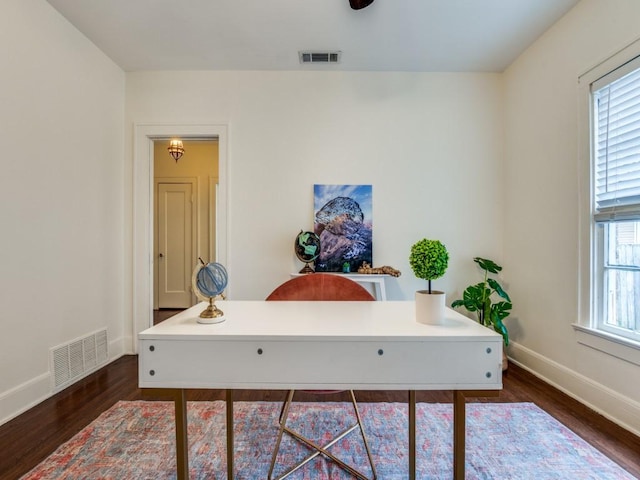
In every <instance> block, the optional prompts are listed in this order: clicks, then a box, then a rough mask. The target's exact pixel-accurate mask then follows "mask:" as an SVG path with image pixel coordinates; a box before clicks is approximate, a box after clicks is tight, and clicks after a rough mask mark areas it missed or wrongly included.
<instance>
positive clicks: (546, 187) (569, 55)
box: [504, 0, 640, 433]
mask: <svg viewBox="0 0 640 480" xmlns="http://www.w3.org/2000/svg"><path fill="white" fill-rule="evenodd" d="M638 18H640V2H637V1H636V0H606V1H605V0H583V1H582V2H581V3H579V4H578V6H577V7H576V8H574V9H573V10H572V11H570V12H569V13H568V14H567V15H566V16H565V17H564V18H563V19H562V20H561V21H560V22H558V23H557V24H556V25H555V26H554V27H553V28H551V29H550V30H549V31H548V32H546V34H545V35H543V36H542V37H541V38H540V39H539V40H538V41H537V42H535V43H534V44H533V45H532V46H531V47H530V48H529V49H528V50H527V51H526V52H525V53H524V54H523V55H522V56H521V57H520V58H519V59H518V60H517V61H516V62H515V63H514V64H513V65H511V66H510V67H509V69H508V70H507V71H506V72H505V74H504V82H505V140H506V141H505V156H506V158H505V165H506V171H505V183H504V189H505V205H506V215H505V229H504V245H505V249H504V252H505V254H504V256H505V265H504V266H505V272H508V279H509V288H510V290H509V291H510V293H511V294H512V296H513V299H514V305H515V308H514V315H513V318H511V319H509V320H507V325H508V326H509V328H510V331H511V333H512V336H513V339H514V340H515V344H514V345H513V346H512V348H511V349H510V355H511V356H512V357H513V358H514V359H516V360H517V361H519V362H521V363H522V364H524V365H525V366H527V367H528V368H531V369H532V370H534V371H535V372H537V373H538V374H540V375H541V376H543V377H544V378H546V379H547V380H549V381H551V382H552V383H555V384H557V385H559V386H561V387H562V388H564V389H565V390H566V391H568V392H569V393H571V394H572V395H574V396H576V397H578V398H580V399H582V400H583V401H585V402H586V403H587V404H590V405H591V406H593V407H594V408H596V409H598V410H600V411H602V412H603V413H604V414H605V415H607V416H609V417H612V418H614V419H615V420H616V421H618V422H619V423H621V424H623V425H625V426H627V428H629V429H631V430H633V431H635V432H636V433H638V432H640V404H639V403H638V400H639V399H640V383H638V382H637V381H630V379H637V378H638V375H639V374H640V368H639V367H638V366H636V365H633V364H631V363H628V362H625V361H623V360H619V359H617V358H615V357H612V356H609V355H607V354H604V353H602V352H599V351H596V350H593V349H591V348H589V347H586V346H584V345H581V344H579V343H578V342H577V337H576V332H575V331H574V329H573V327H572V324H573V323H577V322H579V318H578V313H579V312H578V302H579V296H578V293H579V291H578V288H579V272H580V268H579V267H580V266H581V265H580V264H579V261H578V260H579V257H578V253H579V252H578V247H579V240H580V237H579V225H578V220H579V203H578V202H579V200H580V199H579V181H580V177H579V171H578V162H579V161H581V159H580V158H579V155H578V153H579V148H578V147H579V141H580V139H579V132H580V130H579V121H580V117H579V102H580V101H581V100H582V99H581V98H579V88H578V76H579V75H580V74H582V73H584V72H585V71H587V70H588V69H590V68H591V67H594V66H595V65H597V64H598V63H599V62H601V61H602V60H604V59H606V58H607V57H608V56H610V55H612V54H613V53H615V52H616V51H618V50H619V49H621V48H622V47H624V46H625V45H627V44H629V43H630V42H632V41H633V40H634V39H636V38H638V37H640V24H639V23H638ZM582 141H584V138H583V139H582ZM586 168H588V165H587V166H586ZM583 245H584V246H585V247H586V244H583Z"/></svg>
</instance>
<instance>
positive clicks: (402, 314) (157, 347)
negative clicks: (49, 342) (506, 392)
mask: <svg viewBox="0 0 640 480" xmlns="http://www.w3.org/2000/svg"><path fill="white" fill-rule="evenodd" d="M217 305H218V306H219V307H220V308H221V309H222V310H223V311H224V313H225V316H226V321H225V322H223V323H220V324H213V325H202V324H198V323H197V322H196V318H197V315H198V314H199V313H200V311H202V310H203V309H204V308H205V306H206V305H205V304H204V303H201V304H199V305H196V306H194V307H192V308H190V309H188V310H185V311H184V312H182V313H180V314H178V315H176V316H174V317H172V318H170V319H168V320H165V321H164V322H162V323H160V324H158V325H156V326H154V327H152V328H149V329H147V330H145V331H144V332H141V333H140V334H139V352H140V356H139V367H140V368H139V386H140V387H141V388H161V389H172V390H174V392H175V393H176V440H177V455H178V478H179V479H186V478H188V457H187V454H188V449H187V436H186V401H185V395H184V389H188V388H212V389H227V432H228V437H227V465H229V466H230V468H229V473H228V478H229V479H232V478H233V428H232V425H233V402H232V399H233V396H232V391H233V389H289V388H294V389H317V390H325V389H354V390H408V391H409V392H410V393H409V472H410V478H411V479H415V391H416V390H454V392H455V394H454V424H455V425H454V444H455V446H454V478H457V479H463V478H464V440H465V438H464V436H465V435H464V431H465V426H464V405H465V404H464V399H465V395H469V396H471V395H473V396H478V395H483V394H488V395H491V394H497V392H498V390H500V389H501V388H502V369H501V357H502V355H501V354H502V337H501V336H500V335H498V334H497V333H495V332H493V331H492V330H489V329H488V328H485V327H483V326H481V325H479V324H477V323H476V322H474V321H472V320H470V319H468V318H466V317H464V316H463V315H460V314H459V313H457V312H454V311H453V310H450V309H447V314H446V315H447V316H446V319H445V320H446V321H445V325H443V326H429V325H423V324H419V323H417V322H416V321H415V307H414V303H413V302H397V301H390V302H326V301H323V302H292V301H288V302H277V301H272V302H265V301H254V302H251V301H227V302H217ZM319 363H322V364H323V368H321V369H320V368H316V367H317V365H318V364H319ZM469 391H472V392H469ZM274 428H275V426H274Z"/></svg>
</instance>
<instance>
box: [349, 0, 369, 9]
mask: <svg viewBox="0 0 640 480" xmlns="http://www.w3.org/2000/svg"><path fill="white" fill-rule="evenodd" d="M372 3H373V0H349V5H351V8H353V9H354V10H360V9H361V8H364V7H368V6H369V5H371V4H372Z"/></svg>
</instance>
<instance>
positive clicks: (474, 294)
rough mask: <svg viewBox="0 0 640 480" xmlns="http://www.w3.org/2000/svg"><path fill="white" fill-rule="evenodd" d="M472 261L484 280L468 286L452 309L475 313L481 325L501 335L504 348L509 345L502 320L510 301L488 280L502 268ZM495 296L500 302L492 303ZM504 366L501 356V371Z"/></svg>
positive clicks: (479, 261)
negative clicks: (479, 269)
mask: <svg viewBox="0 0 640 480" xmlns="http://www.w3.org/2000/svg"><path fill="white" fill-rule="evenodd" d="M473 261H474V262H476V263H477V264H478V265H479V266H480V268H481V269H482V270H484V280H483V281H482V282H480V283H477V284H475V285H470V286H468V287H467V288H466V289H465V291H464V292H463V293H462V299H461V300H456V301H455V302H453V303H452V304H451V306H452V307H453V308H457V307H464V308H466V309H467V310H468V311H470V312H475V314H476V316H477V319H478V322H479V323H480V324H481V325H484V326H486V327H490V328H493V329H494V330H495V331H496V332H498V333H499V334H500V335H502V339H503V340H504V346H505V347H506V346H508V345H509V332H508V331H507V327H506V326H505V325H504V323H503V320H504V319H505V318H507V317H508V316H509V314H510V313H511V308H512V305H511V299H510V298H509V295H508V294H507V292H505V291H504V289H503V288H502V286H501V285H500V284H499V283H498V282H497V281H496V280H495V279H493V278H489V274H490V273H492V274H497V273H499V272H500V271H501V270H502V267H501V266H500V265H498V264H497V263H495V262H494V261H492V260H488V259H486V258H480V257H476V258H474V259H473ZM495 296H497V297H499V298H501V299H502V300H500V301H497V302H494V301H493V298H495ZM503 353H504V349H503ZM506 366H507V362H506V355H504V354H503V369H506Z"/></svg>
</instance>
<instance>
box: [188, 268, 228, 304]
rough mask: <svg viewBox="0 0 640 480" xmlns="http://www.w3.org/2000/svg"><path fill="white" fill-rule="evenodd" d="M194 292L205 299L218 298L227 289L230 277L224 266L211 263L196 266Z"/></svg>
mask: <svg viewBox="0 0 640 480" xmlns="http://www.w3.org/2000/svg"><path fill="white" fill-rule="evenodd" d="M192 280H193V281H192V283H193V291H194V292H195V294H196V295H198V296H199V297H200V298H203V299H209V298H213V297H217V296H218V295H220V294H221V293H222V292H224V289H225V288H227V283H228V281H229V277H228V275H227V270H226V268H224V266H223V265H221V264H220V263H216V262H210V263H207V264H206V265H198V266H196V268H195V270H194V272H193V279H192Z"/></svg>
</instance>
